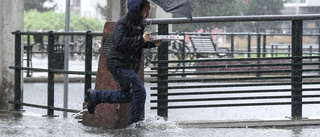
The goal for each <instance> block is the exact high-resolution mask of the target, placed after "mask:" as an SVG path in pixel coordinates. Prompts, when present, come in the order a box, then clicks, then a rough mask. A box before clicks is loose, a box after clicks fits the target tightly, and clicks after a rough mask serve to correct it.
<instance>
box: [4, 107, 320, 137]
mask: <svg viewBox="0 0 320 137" xmlns="http://www.w3.org/2000/svg"><path fill="white" fill-rule="evenodd" d="M0 121H1V122H0V135H1V136H3V137H7V136H8V137H11V136H15V137H30V136H32V137H43V136H46V137H47V136H49V137H51V136H52V137H65V136H68V137H87V136H90V137H92V136H120V137H130V136H132V137H134V136H139V137H140V136H146V137H149V136H150V137H158V136H159V137H160V136H166V137H177V136H181V137H196V136H214V137H221V136H232V137H243V136H246V137H257V136H258V137H263V136H281V137H291V136H299V137H310V136H313V137H317V136H320V134H319V133H320V126H319V125H320V120H303V121H290V120H268V121H261V120H249V121H202V122H201V121H193V122H192V121H188V122H179V123H175V122H171V121H167V122H166V121H164V120H163V119H159V118H157V117H154V118H147V119H146V120H145V121H144V122H143V125H144V126H143V128H133V127H128V128H126V129H117V130H114V129H103V128H94V127H86V126H84V125H82V124H81V123H79V122H78V121H79V120H78V119H75V116H73V117H71V118H59V117H58V118H50V117H42V116H41V115H38V114H31V113H26V112H23V113H22V112H12V111H10V112H8V111H0Z"/></svg>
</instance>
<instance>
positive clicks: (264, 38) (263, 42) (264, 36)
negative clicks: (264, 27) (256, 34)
mask: <svg viewBox="0 0 320 137" xmlns="http://www.w3.org/2000/svg"><path fill="white" fill-rule="evenodd" d="M266 41H267V36H266V34H263V40H262V50H263V55H262V56H263V57H264V58H265V57H266V52H267V49H266V45H267V42H266Z"/></svg>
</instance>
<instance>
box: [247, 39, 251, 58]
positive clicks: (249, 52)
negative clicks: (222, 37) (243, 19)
mask: <svg viewBox="0 0 320 137" xmlns="http://www.w3.org/2000/svg"><path fill="white" fill-rule="evenodd" d="M248 58H251V35H250V34H248Z"/></svg>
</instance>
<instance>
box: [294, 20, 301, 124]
mask: <svg viewBox="0 0 320 137" xmlns="http://www.w3.org/2000/svg"><path fill="white" fill-rule="evenodd" d="M302 24H303V21H302V20H293V21H292V42H291V45H292V67H291V68H292V71H291V75H292V76H291V88H292V92H291V95H292V98H291V101H292V102H291V103H292V105H291V116H292V119H301V118H302V37H303V36H302V35H303V34H302V33H303V32H302Z"/></svg>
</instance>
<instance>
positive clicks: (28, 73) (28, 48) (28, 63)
mask: <svg viewBox="0 0 320 137" xmlns="http://www.w3.org/2000/svg"><path fill="white" fill-rule="evenodd" d="M28 32H29V30H28ZM27 39H28V41H27V67H28V68H29V67H30V61H31V58H30V57H31V55H30V50H31V48H30V35H28V36H27ZM27 77H31V75H30V70H27Z"/></svg>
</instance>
